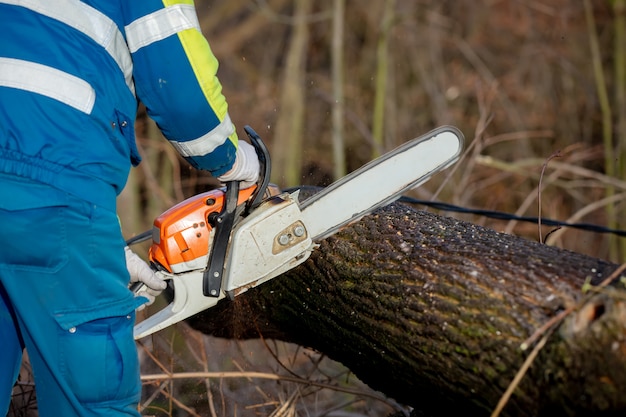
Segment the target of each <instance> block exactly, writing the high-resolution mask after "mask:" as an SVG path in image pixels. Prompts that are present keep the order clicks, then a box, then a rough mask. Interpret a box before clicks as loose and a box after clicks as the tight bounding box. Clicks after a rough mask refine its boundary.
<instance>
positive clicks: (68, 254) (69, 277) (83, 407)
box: [0, 193, 141, 417]
mask: <svg viewBox="0 0 626 417" xmlns="http://www.w3.org/2000/svg"><path fill="white" fill-rule="evenodd" d="M31 194H32V193H31ZM65 197H67V196H65ZM50 200H51V198H48V199H47V200H46V199H43V201H50ZM52 200H54V198H52ZM63 204H64V205H61V203H60V202H59V203H58V206H54V207H28V208H25V207H18V209H17V210H9V211H8V212H5V213H4V214H6V216H0V228H1V229H2V230H3V233H4V232H7V233H8V234H9V235H13V239H11V242H10V243H8V244H9V245H10V248H8V249H10V250H8V251H5V250H3V251H0V271H2V273H0V279H1V282H2V284H3V285H4V287H5V289H6V293H7V295H8V298H9V299H10V302H11V304H12V305H13V306H14V310H15V317H16V318H17V321H18V323H19V328H20V330H21V334H22V337H23V340H24V343H25V346H26V349H27V351H28V354H29V358H30V360H31V364H32V368H33V373H34V376H35V385H36V390H37V401H38V406H39V415H40V416H41V417H53V416H64V417H73V416H77V417H78V416H81V417H85V416H91V417H96V416H97V417H100V416H111V417H113V416H133V417H137V416H139V413H138V412H137V404H138V401H139V396H140V390H141V384H140V380H139V365H138V358H137V351H136V347H135V343H134V340H133V336H132V330H133V324H134V308H135V306H134V305H133V303H134V301H133V300H134V298H133V296H132V294H131V293H130V292H129V291H128V289H127V287H126V285H127V283H128V272H127V271H126V266H125V258H124V249H123V248H124V242H123V239H122V237H121V233H120V230H119V223H118V220H117V216H116V215H115V213H113V212H108V211H105V210H99V209H98V208H97V207H94V206H92V205H90V204H88V203H86V202H83V201H81V200H76V199H73V198H65V199H64V202H63ZM34 226H35V227H37V231H36V232H33V233H25V231H28V230H29V229H32V228H33V227H34ZM0 239H2V238H0ZM7 240H9V239H5V241H3V242H0V243H6V241H7Z"/></svg>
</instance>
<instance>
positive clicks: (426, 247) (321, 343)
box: [189, 203, 626, 416]
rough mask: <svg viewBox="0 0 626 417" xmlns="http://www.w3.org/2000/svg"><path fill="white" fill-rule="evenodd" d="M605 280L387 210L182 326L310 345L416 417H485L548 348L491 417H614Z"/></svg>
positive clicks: (619, 408)
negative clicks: (529, 361) (289, 268)
mask: <svg viewBox="0 0 626 417" xmlns="http://www.w3.org/2000/svg"><path fill="white" fill-rule="evenodd" d="M615 269H616V265H614V264H610V263H607V262H604V261H601V260H598V259H595V258H591V257H587V256H584V255H580V254H577V253H573V252H567V251H564V250H561V249H557V248H554V247H550V246H546V245H541V244H539V243H537V242H531V241H528V240H524V239H521V238H517V237H514V236H511V235H505V234H500V233H496V232H494V231H492V230H490V229H485V228H482V227H480V226H476V225H473V224H470V223H465V222H461V221H458V220H455V219H452V218H446V217H441V216H437V215H433V214H430V213H427V212H420V211H417V210H415V209H413V208H411V207H409V206H406V205H403V204H398V203H396V204H393V205H390V206H387V207H385V208H383V209H380V210H379V211H377V212H376V213H374V214H373V215H371V216H367V217H365V218H364V219H362V220H361V221H360V222H358V223H356V224H354V225H352V226H349V227H347V228H345V229H344V230H343V231H342V232H340V233H339V234H337V235H335V236H333V237H331V238H329V239H326V240H325V241H323V242H322V244H321V246H320V248H319V249H318V250H317V251H315V252H314V254H313V256H312V257H311V259H309V260H308V261H307V262H305V263H304V264H303V265H301V266H300V267H298V268H296V269H295V270H292V271H290V272H288V273H286V274H284V275H283V276H281V277H279V278H277V279H274V280H272V281H270V282H269V283H267V284H264V285H261V286H260V287H257V288H255V289H253V290H250V291H248V292H247V293H245V294H243V295H241V296H240V297H238V298H236V299H235V300H234V301H232V302H224V303H221V304H220V305H218V306H217V307H215V308H213V309H211V310H209V311H207V312H205V313H202V314H200V315H198V316H196V317H194V318H192V319H190V320H189V323H190V324H191V325H192V326H193V327H194V328H196V329H198V330H200V331H202V332H204V333H207V334H213V335H216V336H221V337H229V338H233V337H235V338H252V337H259V336H260V335H262V336H263V337H264V338H275V339H282V340H286V341H290V342H294V343H297V344H300V345H304V346H309V347H312V348H314V349H317V350H319V351H321V352H323V353H325V354H327V355H329V356H330V357H331V358H334V359H335V360H338V361H340V362H342V363H343V364H344V365H346V366H347V367H348V368H350V369H351V370H352V371H353V372H354V373H355V374H356V375H357V376H358V377H359V378H361V380H363V381H364V382H366V383H367V384H369V385H370V386H371V387H372V388H374V389H376V390H380V391H382V392H383V393H385V394H386V395H388V396H390V397H393V398H395V399H396V400H398V401H399V402H401V403H405V404H407V405H410V406H413V407H415V409H416V412H415V415H424V416H445V415H458V411H460V410H462V414H463V415H467V416H488V415H490V413H491V412H492V411H493V410H494V409H495V408H496V405H497V404H498V401H499V400H500V399H501V397H502V395H503V393H504V392H505V390H506V389H507V387H508V386H509V384H510V383H511V381H512V380H513V379H514V376H515V375H516V372H517V371H518V370H519V369H520V367H521V366H522V363H523V362H524V360H525V359H526V358H527V357H528V355H529V352H530V351H531V350H532V347H533V346H535V345H534V343H535V342H536V341H537V340H540V339H541V338H542V337H544V336H549V338H548V339H547V343H546V344H545V346H543V349H541V350H540V351H539V354H538V356H537V357H536V358H535V359H534V361H533V362H532V364H531V366H530V369H529V371H528V373H527V374H526V375H525V376H524V377H523V378H522V379H521V382H520V384H519V386H517V388H516V389H515V391H514V392H513V395H512V396H511V398H510V399H509V400H508V402H507V403H506V406H505V407H504V409H503V411H502V414H501V415H507V416H561V415H563V416H565V415H567V416H574V415H580V416H589V415H620V414H618V412H621V413H622V414H621V415H623V413H624V412H625V411H626V396H624V395H623V392H624V389H625V388H626V300H625V298H624V294H625V292H624V284H623V282H621V281H620V279H616V280H614V281H613V284H612V286H607V287H599V286H596V287H591V285H597V284H598V283H600V282H601V281H602V280H604V279H606V278H607V277H609V276H610V275H611V273H612V272H613V271H614V270H615ZM583 287H589V288H592V289H595V291H589V292H588V293H587V294H583V292H582V291H581V288H583ZM564 312H569V314H565V313H564ZM560 315H561V316H564V319H563V320H562V321H553V320H555V318H556V317H559V316H560ZM561 318H563V317H561ZM551 321H553V323H554V324H555V326H554V329H552V330H554V332H552V331H546V330H545V328H544V330H540V329H542V328H543V327H544V326H545V325H546V324H548V323H550V322H551ZM533 335H535V336H536V337H535V338H534V339H530V340H529V338H530V337H531V336H533ZM527 342H530V343H529V345H530V348H529V349H527V350H522V349H521V348H520V346H521V345H522V344H524V343H527Z"/></svg>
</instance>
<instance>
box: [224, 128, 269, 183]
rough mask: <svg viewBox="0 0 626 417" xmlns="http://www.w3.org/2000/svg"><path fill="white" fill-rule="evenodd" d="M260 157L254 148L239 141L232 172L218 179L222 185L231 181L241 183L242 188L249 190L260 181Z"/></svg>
mask: <svg viewBox="0 0 626 417" xmlns="http://www.w3.org/2000/svg"><path fill="white" fill-rule="evenodd" d="M259 171H260V165H259V157H258V156H257V154H256V151H255V150H254V147H253V146H252V145H250V144H249V143H248V142H244V141H242V140H240V141H239V147H238V148H237V154H236V159H235V163H234V164H233V167H232V168H231V170H230V171H228V172H227V173H225V174H224V175H222V176H219V177H217V179H218V180H220V181H221V182H222V183H224V182H229V181H241V183H240V185H239V187H240V188H249V187H252V186H253V185H254V184H256V182H257V180H258V179H259Z"/></svg>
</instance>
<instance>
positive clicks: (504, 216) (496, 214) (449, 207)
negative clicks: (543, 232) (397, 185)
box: [398, 197, 626, 237]
mask: <svg viewBox="0 0 626 417" xmlns="http://www.w3.org/2000/svg"><path fill="white" fill-rule="evenodd" d="M398 201H400V202H403V203H409V204H419V205H423V206H427V207H432V208H435V209H438V210H443V211H450V212H454V213H465V214H475V215H478V216H484V217H489V218H492V219H498V220H509V221H510V220H517V221H521V222H528V223H538V222H539V218H538V217H532V216H518V215H515V214H510V213H504V212H501V211H494V210H483V209H473V208H466V207H460V206H455V205H453V204H448V203H442V202H440V201H428V200H419V199H416V198H411V197H400V199H399V200H398ZM541 224H544V225H546V226H556V227H570V228H572V229H580V230H586V231H588V232H594V233H611V234H614V235H617V236H622V237H626V230H617V229H611V228H608V227H604V226H598V225H596V224H590V223H568V222H564V221H560V220H553V219H546V218H544V217H542V218H541Z"/></svg>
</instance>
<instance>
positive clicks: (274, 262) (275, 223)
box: [131, 126, 463, 339]
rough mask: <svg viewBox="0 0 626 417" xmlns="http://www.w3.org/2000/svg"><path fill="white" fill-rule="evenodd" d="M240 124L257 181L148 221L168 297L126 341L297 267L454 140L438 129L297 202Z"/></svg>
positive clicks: (408, 182) (443, 159)
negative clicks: (273, 178) (274, 180)
mask: <svg viewBox="0 0 626 417" xmlns="http://www.w3.org/2000/svg"><path fill="white" fill-rule="evenodd" d="M245 131H246V134H247V135H248V137H249V139H250V142H251V143H252V145H253V146H254V147H255V149H256V152H257V156H258V157H259V162H260V167H261V172H260V175H259V180H258V182H257V183H256V185H253V186H252V187H249V188H245V189H241V190H240V189H239V183H238V182H236V181H233V182H228V183H226V184H225V187H222V188H218V189H215V190H211V191H208V192H204V193H201V194H197V195H195V196H193V197H190V198H188V199H187V200H185V201H183V202H181V203H179V204H177V205H175V206H174V207H172V208H171V209H169V210H167V211H166V212H164V213H163V214H162V215H160V216H159V217H157V218H156V220H155V221H154V226H153V228H152V234H151V236H152V245H151V247H150V249H149V252H148V256H149V260H150V264H151V266H152V268H153V269H155V271H156V274H157V275H159V276H160V277H161V278H163V279H165V280H167V281H168V289H169V290H170V291H173V299H172V301H171V302H170V303H169V304H168V305H167V306H166V307H164V308H163V309H161V310H159V311H157V312H156V313H154V314H153V315H151V316H149V317H147V318H146V319H145V320H143V321H141V322H139V323H138V324H136V325H135V329H134V337H135V339H140V338H142V337H145V336H148V335H150V334H152V333H154V332H156V331H159V330H161V329H164V328H166V327H168V326H170V325H172V324H175V323H177V322H180V321H182V320H184V319H186V318H189V317H191V316H192V315H195V314H197V313H199V312H201V311H204V310H207V309H209V308H211V307H213V306H215V305H216V304H217V303H218V302H219V301H220V300H222V299H231V300H232V299H234V298H235V297H236V296H238V295H240V294H242V293H244V292H245V291H247V290H248V289H250V288H253V287H256V286H258V285H260V284H262V283H264V282H267V281H269V280H271V279H272V278H275V277H277V276H279V275H280V274H282V273H284V272H286V271H288V270H290V269H292V268H294V267H296V266H298V265H300V264H301V263H303V262H304V261H306V260H307V259H308V258H309V256H310V255H311V253H312V251H313V250H315V248H316V247H317V246H319V242H320V241H321V240H323V239H325V238H327V237H329V236H331V235H333V234H334V233H336V232H337V231H339V230H340V229H341V228H342V227H345V226H346V225H348V224H350V223H353V222H356V221H358V220H359V219H361V218H362V217H363V216H365V215H367V214H369V213H371V212H372V211H374V210H376V209H377V208H379V207H382V206H384V205H387V204H389V203H391V202H393V201H395V200H397V199H398V198H400V196H401V195H402V194H403V193H404V192H406V191H408V190H409V189H412V188H415V187H417V186H419V185H421V184H423V183H424V182H426V181H427V180H428V179H429V178H430V177H431V176H432V175H433V174H436V173H437V172H439V171H441V170H443V169H445V168H447V167H449V166H450V165H452V164H453V163H454V162H456V161H457V160H458V158H459V156H460V154H461V150H462V148H463V135H462V134H461V132H460V131H459V130H458V129H456V128H454V127H450V126H444V127H440V128H438V129H435V130H433V131H431V132H429V133H427V134H426V135H423V136H420V137H418V138H416V139H413V140H412V141H409V142H407V143H404V144H403V145H401V146H400V147H398V148H396V149H395V150H392V151H390V152H388V153H387V154H385V155H383V156H380V157H379V158H377V159H375V160H373V161H371V162H369V163H367V164H366V165H364V166H362V167H361V168H360V169H358V170H356V171H354V172H352V173H351V174H349V175H347V176H345V177H343V178H341V179H339V180H337V181H336V182H334V183H332V184H331V185H330V186H328V187H326V188H323V189H322V190H321V191H320V192H318V193H316V194H314V195H313V196H311V197H308V198H306V199H305V200H304V201H302V202H300V201H299V195H298V194H299V191H294V192H291V193H288V192H281V191H280V190H279V189H278V188H277V187H276V186H275V185H272V184H270V183H269V178H270V171H271V163H270V157H269V152H268V150H267V148H266V147H265V145H264V143H263V141H262V140H261V138H260V137H259V136H258V135H257V134H256V132H255V131H254V130H253V129H252V128H250V127H249V126H246V127H245ZM131 289H132V290H134V291H137V290H138V288H131Z"/></svg>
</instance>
